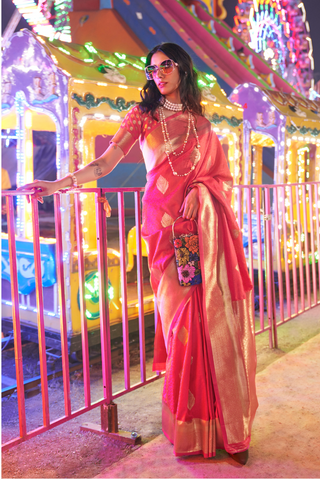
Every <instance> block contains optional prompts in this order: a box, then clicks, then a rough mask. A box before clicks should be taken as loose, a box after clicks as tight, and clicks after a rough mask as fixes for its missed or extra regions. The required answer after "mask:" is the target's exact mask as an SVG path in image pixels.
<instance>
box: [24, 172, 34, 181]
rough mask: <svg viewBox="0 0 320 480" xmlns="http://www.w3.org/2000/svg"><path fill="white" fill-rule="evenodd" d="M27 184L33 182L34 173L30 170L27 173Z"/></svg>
mask: <svg viewBox="0 0 320 480" xmlns="http://www.w3.org/2000/svg"><path fill="white" fill-rule="evenodd" d="M26 182H27V183H31V182H33V172H32V171H31V170H28V171H27V172H26Z"/></svg>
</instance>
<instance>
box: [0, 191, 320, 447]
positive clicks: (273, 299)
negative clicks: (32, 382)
mask: <svg viewBox="0 0 320 480" xmlns="http://www.w3.org/2000/svg"><path fill="white" fill-rule="evenodd" d="M115 191H116V192H117V193H118V216H119V243H120V273H121V295H122V331H123V355H124V389H122V390H120V391H118V392H115V393H113V392H112V368H111V341H110V322H109V309H108V298H107V291H108V258H107V222H106V216H105V211H104V204H103V200H104V198H105V195H106V194H107V193H110V192H113V193H114V192H115ZM234 191H235V195H234V198H235V202H237V203H235V205H234V207H235V211H236V212H237V217H238V221H239V225H240V226H241V228H243V229H244V228H246V229H247V233H248V252H247V263H248V268H249V273H250V277H251V279H252V282H253V283H256V285H255V287H256V289H254V290H253V292H252V295H253V305H254V303H255V300H257V299H258V302H257V301H256V304H257V305H256V306H257V308H258V319H257V328H256V334H257V335H258V334H261V333H263V332H268V334H269V344H270V347H272V346H277V328H278V327H279V326H280V325H282V324H283V323H285V322H287V321H289V320H290V319H291V318H294V317H296V316H297V315H299V314H300V313H302V312H303V311H305V310H307V309H309V308H311V307H313V306H315V305H318V304H320V258H319V252H320V218H319V192H320V182H310V183H308V184H303V185H302V184H291V185H252V186H235V187H234ZM300 191H301V194H299V192H300ZM127 192H133V193H134V201H135V225H136V231H137V236H136V238H137V288H138V304H139V345H140V382H138V383H136V384H134V385H132V384H131V379H130V353H129V317H128V309H127V300H128V296H127V279H126V260H125V259H126V235H125V206H124V194H125V193H127ZM142 192H143V188H135V189H130V188H122V189H102V188H95V189H93V188H92V189H81V193H91V194H94V197H95V212H96V230H97V252H98V253H97V264H98V274H99V307H100V336H101V362H102V378H103V398H101V399H100V400H99V401H96V402H92V399H91V391H90V369H89V365H90V363H89V344H88V332H87V319H86V314H85V309H86V305H85V294H84V289H85V287H84V283H85V266H84V252H83V243H82V226H81V218H80V216H81V203H80V191H74V192H72V193H74V202H75V224H76V241H77V246H78V271H79V292H80V295H79V299H80V302H79V303H80V317H81V334H82V357H83V379H84V406H83V407H82V408H80V409H78V410H76V411H72V410H71V401H70V378H69V359H68V335H67V307H66V304H67V302H66V292H65V279H64V267H63V263H64V262H63V253H64V252H63V241H62V240H63V239H62V228H61V223H62V222H61V203H60V200H61V194H55V196H54V206H55V232H56V268H57V282H58V292H59V302H60V334H61V354H62V372H63V388H64V390H63V392H64V407H65V409H64V412H65V415H64V416H63V417H61V418H59V419H57V420H54V421H51V420H50V417H49V399H48V381H47V368H46V365H47V364H46V348H45V327H44V308H43V307H44V302H43V289H42V273H41V262H40V239H39V237H40V235H39V216H38V203H37V200H35V199H34V198H32V199H31V208H32V221H33V247H34V252H35V254H34V257H35V279H36V296H37V320H38V338H39V356H40V372H41V392H42V407H43V408H42V410H43V426H41V427H39V428H37V429H35V430H32V431H29V432H27V427H26V412H25V399H24V384H23V362H22V344H21V330H20V316H19V293H18V276H17V261H16V238H15V227H14V206H13V197H14V196H16V195H17V192H3V196H5V199H6V206H7V224H8V243H9V256H10V274H11V294H12V318H13V329H14V349H15V364H16V379H17V399H18V410H19V425H20V431H19V437H18V438H15V439H13V440H10V441H8V442H7V443H5V444H4V445H3V447H2V448H3V449H4V450H5V449H8V448H10V447H12V446H14V445H17V444H19V443H21V442H23V441H24V440H27V439H29V438H31V437H33V436H35V435H38V434H40V433H42V432H44V431H46V430H48V429H51V428H53V427H54V426H57V425H60V424H62V423H64V422H66V421H68V420H70V419H72V418H75V417H76V416H79V415H81V414H83V413H85V412H88V411H90V410H92V409H93V408H96V407H98V406H106V405H107V406H108V405H111V404H112V401H113V400H115V399H116V398H118V397H120V396H122V395H124V394H126V393H128V392H131V391H133V390H136V389H137V388H140V387H142V386H144V385H146V384H148V383H150V382H153V381H155V380H157V379H158V378H159V377H160V376H161V374H160V373H157V374H156V375H153V376H151V377H149V378H147V374H146V353H145V328H144V300H143V272H142V243H141V242H142V240H141V205H140V200H141V193H142ZM20 195H21V194H20ZM300 197H301V200H299V199H300ZM271 199H272V200H271ZM294 200H296V204H295V205H294ZM299 201H300V202H301V204H300V203H299ZM307 203H309V206H308V205H307ZM300 205H301V208H300ZM297 206H298V208H297ZM245 214H246V215H247V217H246V219H245ZM254 218H255V219H256V224H257V231H256V238H254V235H253V229H252V226H253V220H254ZM261 219H262V220H263V228H262V229H261V227H260V225H261ZM288 235H289V238H288ZM296 236H297V241H296ZM290 242H291V243H290ZM255 245H256V246H257V248H256V250H257V255H256V257H257V258H254V257H255V255H254V250H255ZM316 252H318V253H317V255H318V257H317V259H316ZM309 253H310V254H311V269H310V265H309ZM289 257H290V258H289ZM296 257H297V258H296ZM297 263H298V265H297ZM255 271H256V272H257V281H256V282H255ZM298 274H299V279H298ZM276 278H277V287H276V286H275V279H276ZM291 280H292V288H291ZM255 290H256V292H257V293H258V295H255ZM299 291H300V292H299ZM292 292H293V296H292ZM265 297H266V302H265ZM277 298H278V301H277ZM277 305H278V306H277ZM265 307H266V308H265ZM265 310H266V314H265ZM253 313H255V312H253ZM157 315H158V312H157V308H156V302H155V315H154V316H155V325H156V323H157ZM102 424H104V425H105V421H104V420H103V419H102Z"/></svg>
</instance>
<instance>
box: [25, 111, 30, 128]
mask: <svg viewBox="0 0 320 480" xmlns="http://www.w3.org/2000/svg"><path fill="white" fill-rule="evenodd" d="M24 124H25V127H26V128H31V127H32V113H31V111H30V110H27V111H26V115H25V120H24Z"/></svg>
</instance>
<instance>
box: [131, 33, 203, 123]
mask: <svg viewBox="0 0 320 480" xmlns="http://www.w3.org/2000/svg"><path fill="white" fill-rule="evenodd" d="M156 52H162V53H164V54H165V55H167V57H169V58H170V59H171V60H173V61H174V62H176V63H177V64H178V69H179V73H180V79H181V81H180V85H179V90H180V99H181V103H182V105H183V110H184V111H185V110H186V109H190V110H191V111H192V112H193V113H196V114H198V115H203V114H204V109H203V106H202V105H201V103H200V102H201V92H200V88H199V87H198V81H197V80H198V74H197V72H196V71H195V69H194V68H193V63H192V59H191V57H190V55H189V54H188V53H187V52H186V51H185V50H183V48H181V47H180V46H179V45H177V44H176V43H167V42H166V43H161V44H160V45H156V46H155V47H154V48H153V49H152V50H151V51H150V52H149V53H148V55H147V60H146V67H147V66H148V65H151V58H152V55H154V54H155V53H156ZM140 96H141V99H142V102H140V104H139V105H140V107H142V109H143V110H144V111H145V112H151V115H152V116H153V115H154V113H155V111H156V109H157V107H158V106H159V101H160V99H161V96H162V95H161V93H160V92H159V90H158V87H157V85H156V83H155V82H154V80H147V83H146V84H145V86H144V87H143V89H142V90H141V92H140Z"/></svg>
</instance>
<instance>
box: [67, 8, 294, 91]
mask: <svg viewBox="0 0 320 480" xmlns="http://www.w3.org/2000/svg"><path fill="white" fill-rule="evenodd" d="M78 1H79V0H78ZM186 4H188V5H186ZM189 4H191V5H189ZM80 6H81V8H82V9H83V7H84V6H85V2H83V1H81V2H80ZM90 8H91V7H90ZM77 10H78V6H77V0H75V1H74V3H73V12H70V14H69V17H70V26H71V33H72V35H74V36H75V38H76V37H77V35H82V33H81V29H80V28H79V20H80V18H82V17H83V14H84V13H87V15H88V17H89V18H88V20H87V25H88V26H89V24H90V15H92V12H91V10H90V11H86V12H84V11H83V10H81V11H77ZM112 10H114V11H116V12H117V13H118V14H119V15H120V16H121V18H122V19H123V21H124V22H125V23H126V24H127V25H128V27H129V28H130V29H131V30H132V32H133V33H134V34H135V35H136V36H137V37H138V38H139V39H140V40H141V41H142V42H143V43H144V45H145V46H146V50H149V49H151V48H152V47H153V46H154V45H155V44H158V43H161V42H163V41H169V42H175V43H179V44H180V45H181V46H182V47H183V48H184V49H185V50H186V51H187V52H188V53H189V54H190V55H191V56H192V58H193V60H194V63H195V65H196V67H197V68H198V69H199V70H201V71H204V72H207V73H213V74H214V75H215V76H216V77H217V79H218V82H219V84H220V86H221V87H222V88H223V89H224V90H225V91H226V92H227V93H228V94H229V93H231V89H233V88H235V87H236V86H237V85H238V84H241V83H245V82H252V83H255V84H256V85H258V86H260V87H262V88H272V89H276V90H279V91H283V92H287V93H297V92H296V90H295V89H294V87H293V86H292V85H291V84H290V83H288V82H287V81H286V80H285V79H284V78H283V75H282V74H280V73H278V72H276V71H275V70H274V69H273V68H272V67H271V66H270V65H269V63H268V62H267V61H266V60H265V58H262V57H261V56H260V55H259V54H258V53H256V52H255V51H254V50H253V49H251V48H250V47H249V46H248V44H247V42H246V41H244V40H243V39H242V38H241V37H239V36H238V35H237V34H236V33H235V32H233V30H232V29H231V28H230V27H229V26H228V25H227V24H226V23H225V22H223V21H222V20H219V19H217V18H214V17H213V16H212V15H211V14H210V10H209V9H206V8H204V6H203V4H202V3H200V2H183V1H180V0H173V1H172V0H146V1H144V2H141V1H139V0H130V2H129V1H128V2H124V1H115V2H114V3H113V9H112ZM208 10H209V11H208ZM100 14H106V15H107V12H106V9H105V10H104V11H103V10H100ZM84 27H85V25H84ZM88 28H89V27H88ZM90 39H91V40H92V41H93V43H95V39H94V38H90ZM77 41H78V40H77ZM100 41H101V40H100ZM230 87H231V88H230Z"/></svg>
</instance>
